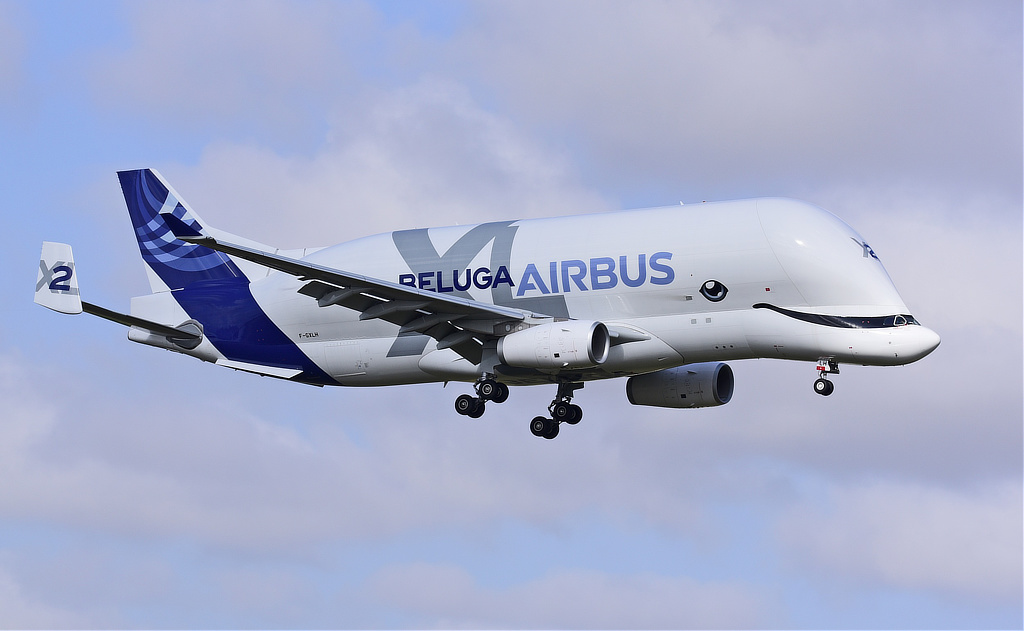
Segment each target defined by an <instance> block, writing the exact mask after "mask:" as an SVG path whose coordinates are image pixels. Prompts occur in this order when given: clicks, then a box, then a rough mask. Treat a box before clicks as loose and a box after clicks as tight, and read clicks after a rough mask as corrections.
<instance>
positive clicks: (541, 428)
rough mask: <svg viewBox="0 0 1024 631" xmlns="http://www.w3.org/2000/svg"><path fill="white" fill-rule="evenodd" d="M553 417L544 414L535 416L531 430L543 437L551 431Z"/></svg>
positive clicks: (531, 422) (535, 434) (531, 423)
mask: <svg viewBox="0 0 1024 631" xmlns="http://www.w3.org/2000/svg"><path fill="white" fill-rule="evenodd" d="M550 423H551V419H547V418H544V417H543V416H535V417H534V418H533V420H532V421H530V431H531V432H533V435H534V436H537V437H539V438H543V437H544V436H545V435H547V433H548V431H550V429H551V427H550V425H549V424H550Z"/></svg>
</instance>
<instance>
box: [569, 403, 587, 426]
mask: <svg viewBox="0 0 1024 631" xmlns="http://www.w3.org/2000/svg"><path fill="white" fill-rule="evenodd" d="M569 409H570V410H571V411H572V413H571V414H570V415H569V418H567V419H565V422H566V423H568V424H569V425H575V424H576V423H579V422H580V421H582V420H583V408H581V407H580V406H578V405H576V404H575V403H574V404H572V405H570V406H569Z"/></svg>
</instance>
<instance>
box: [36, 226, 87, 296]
mask: <svg viewBox="0 0 1024 631" xmlns="http://www.w3.org/2000/svg"><path fill="white" fill-rule="evenodd" d="M35 301H36V304H40V305H43V306H44V307H46V308H48V309H53V310H54V311H59V312H61V313H71V314H76V313H82V296H81V295H80V294H79V293H78V276H77V275H76V274H75V259H74V257H73V256H72V254H71V246H70V245H68V244H66V243H51V242H50V241H43V251H42V253H41V254H40V255H39V274H38V275H37V276H36V298H35Z"/></svg>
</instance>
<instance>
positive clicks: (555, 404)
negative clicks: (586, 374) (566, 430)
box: [530, 381, 584, 440]
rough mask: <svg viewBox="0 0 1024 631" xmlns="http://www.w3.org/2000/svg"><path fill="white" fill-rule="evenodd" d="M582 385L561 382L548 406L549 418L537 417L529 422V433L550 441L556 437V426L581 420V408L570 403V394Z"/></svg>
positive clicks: (573, 423) (572, 423)
mask: <svg viewBox="0 0 1024 631" xmlns="http://www.w3.org/2000/svg"><path fill="white" fill-rule="evenodd" d="M583 385H584V384H582V383H572V382H568V381H563V382H561V383H559V384H558V392H557V393H556V394H555V399H554V400H553V401H552V402H551V405H549V406H548V412H550V413H551V418H546V417H543V416H537V417H535V418H534V419H533V420H532V421H530V431H531V432H533V435H534V436H540V437H541V438H547V439H549V440H550V439H552V438H554V437H555V436H558V426H559V425H561V424H562V423H568V424H569V425H575V424H576V423H579V422H580V421H581V420H583V408H581V407H580V406H578V405H576V404H574V403H571V401H572V393H573V391H574V390H578V389H580V388H582V387H583Z"/></svg>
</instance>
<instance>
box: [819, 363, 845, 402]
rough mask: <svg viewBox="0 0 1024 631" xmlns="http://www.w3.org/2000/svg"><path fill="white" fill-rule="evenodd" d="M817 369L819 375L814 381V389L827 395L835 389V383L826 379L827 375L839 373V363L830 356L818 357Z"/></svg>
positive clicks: (824, 395)
mask: <svg viewBox="0 0 1024 631" xmlns="http://www.w3.org/2000/svg"><path fill="white" fill-rule="evenodd" d="M817 369H818V374H819V375H820V376H819V377H818V378H817V379H816V380H815V381H814V391H815V392H817V393H818V394H820V395H821V396H823V397H827V396H828V395H830V394H832V392H833V391H834V390H835V389H836V385H835V384H834V383H832V382H831V381H829V380H828V376H829V374H836V375H838V374H839V364H838V363H837V362H836V360H834V359H832V358H825V359H819V360H818V365H817Z"/></svg>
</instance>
